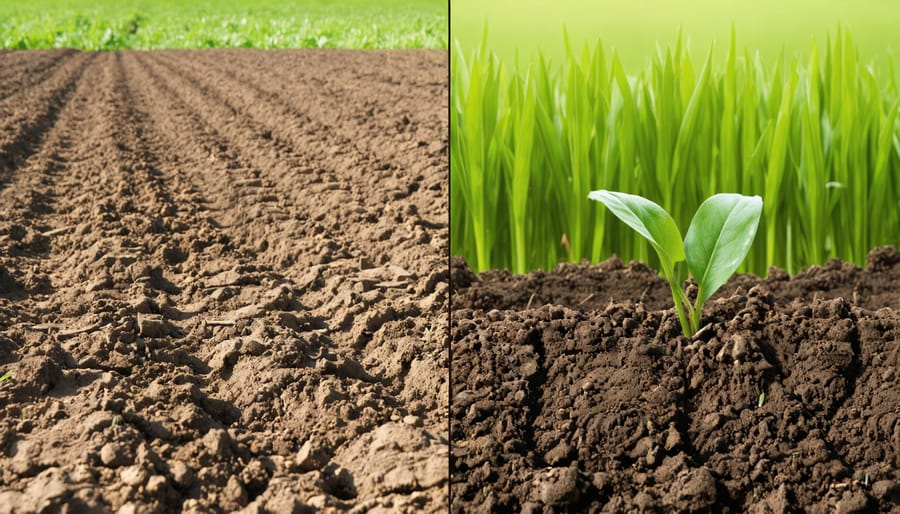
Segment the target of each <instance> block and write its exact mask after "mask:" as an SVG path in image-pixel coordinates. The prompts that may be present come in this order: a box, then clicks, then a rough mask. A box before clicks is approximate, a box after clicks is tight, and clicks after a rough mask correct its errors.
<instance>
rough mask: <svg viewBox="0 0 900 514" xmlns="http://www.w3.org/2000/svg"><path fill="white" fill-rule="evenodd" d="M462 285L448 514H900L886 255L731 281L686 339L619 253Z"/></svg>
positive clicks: (895, 276) (895, 349) (656, 287)
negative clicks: (860, 263)
mask: <svg viewBox="0 0 900 514" xmlns="http://www.w3.org/2000/svg"><path fill="white" fill-rule="evenodd" d="M451 288H452V290H453V295H452V299H451V303H452V304H451V308H452V310H453V315H452V320H451V337H452V367H451V391H452V394H451V413H450V416H451V439H452V444H451V446H452V451H451V477H452V478H451V505H452V508H451V510H452V512H454V513H459V512H520V511H521V512H671V511H680V512H754V513H778V512H814V513H819V512H821V513H825V512H841V513H849V512H897V511H900V370H898V365H900V312H898V309H900V254H898V253H896V252H895V251H894V250H893V249H891V248H879V249H876V250H873V251H872V253H871V254H870V255H869V263H868V265H867V266H866V267H865V268H864V269H860V268H858V267H856V266H853V265H849V264H844V263H841V262H839V261H836V260H835V261H831V262H829V263H827V264H826V265H825V266H823V267H813V268H810V269H808V270H805V271H803V272H801V273H799V274H797V275H796V276H795V277H793V278H790V277H788V275H787V274H786V273H784V272H783V271H780V270H777V269H772V270H770V272H769V275H768V277H767V278H765V279H759V278H756V277H753V276H737V277H735V278H734V279H733V280H732V281H731V282H729V283H728V284H726V285H725V286H724V287H723V289H722V290H721V291H720V292H719V293H718V294H717V295H716V296H715V297H713V298H712V299H710V300H709V301H708V302H707V305H706V307H705V308H704V320H705V323H706V326H705V328H703V329H701V331H700V332H699V333H698V334H697V335H696V336H695V337H694V338H693V339H692V340H687V339H685V338H684V337H683V336H682V335H680V329H679V325H678V321H677V317H676V314H675V309H674V307H672V306H671V299H670V298H669V297H668V294H669V293H668V291H667V289H666V284H665V282H664V281H662V280H660V279H659V278H658V276H657V275H656V273H655V272H653V271H651V270H649V269H647V268H646V267H645V266H642V265H639V264H630V265H628V266H624V265H623V264H622V263H621V262H620V261H618V260H617V259H610V260H608V261H606V262H604V263H601V264H599V265H596V266H589V265H561V266H560V267H558V268H557V269H555V270H553V271H552V272H546V273H544V272H536V273H532V274H530V275H527V276H511V275H510V274H508V273H505V272H497V271H493V272H487V273H483V274H481V275H480V276H478V277H476V276H474V275H473V274H472V273H471V271H469V269H468V268H467V266H466V265H465V263H463V262H462V261H459V260H454V262H453V264H452V267H451ZM760 393H765V397H764V398H763V399H761V398H760Z"/></svg>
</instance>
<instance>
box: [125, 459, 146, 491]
mask: <svg viewBox="0 0 900 514" xmlns="http://www.w3.org/2000/svg"><path fill="white" fill-rule="evenodd" d="M149 475H150V474H149V473H147V470H146V469H144V467H143V466H140V465H138V464H135V465H132V466H128V467H127V468H125V469H123V470H122V472H121V473H120V474H119V476H120V477H121V478H122V482H124V483H125V484H127V485H134V486H138V485H141V484H143V483H144V481H146V480H147V477H148V476H149Z"/></svg>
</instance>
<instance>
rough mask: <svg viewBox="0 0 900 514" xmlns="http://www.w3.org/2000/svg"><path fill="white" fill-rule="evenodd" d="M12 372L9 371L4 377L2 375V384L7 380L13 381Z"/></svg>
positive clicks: (0, 376)
mask: <svg viewBox="0 0 900 514" xmlns="http://www.w3.org/2000/svg"><path fill="white" fill-rule="evenodd" d="M12 377H13V376H12V372H11V371H7V372H6V373H4V374H3V375H0V382H6V381H7V380H12Z"/></svg>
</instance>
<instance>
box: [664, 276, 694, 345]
mask: <svg viewBox="0 0 900 514" xmlns="http://www.w3.org/2000/svg"><path fill="white" fill-rule="evenodd" d="M669 288H670V289H672V299H673V300H675V310H676V311H677V312H678V321H680V322H681V331H682V332H684V336H685V337H687V338H688V339H690V338H691V336H693V335H694V332H695V330H692V327H691V324H690V319H691V318H693V312H692V311H693V309H691V304H690V303H689V302H687V301H686V300H687V298H685V295H684V291H683V290H682V289H681V286H679V285H678V284H677V283H676V281H675V279H674V278H672V277H669ZM685 306H687V308H688V309H689V311H691V312H689V313H688V315H685V312H684V308H685Z"/></svg>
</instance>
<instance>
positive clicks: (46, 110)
mask: <svg viewBox="0 0 900 514" xmlns="http://www.w3.org/2000/svg"><path fill="white" fill-rule="evenodd" d="M447 66H448V63H447V55H446V52H440V51H408V52H407V51H338V50H329V51H310V50H301V51H265V52H261V51H249V50H209V51H159V52H117V53H100V54H97V53H80V52H74V51H47V52H41V51H27V52H0V375H3V374H4V373H7V372H8V373H10V374H11V377H12V378H11V379H0V512H3V513H10V512H16V513H23V512H48V513H49V512H120V513H134V512H140V513H149V512H233V511H240V512H246V513H257V512H274V513H299V512H312V511H324V512H328V511H351V512H379V511H380V512H422V511H424V512H443V511H445V510H446V505H447V480H448V460H449V459H448V433H447V408H446V405H447V403H448V393H449V383H448V380H447V368H448V351H449V346H448V340H447V334H448V333H449V331H448V327H447V324H448V317H447V314H446V313H447V307H448V292H449V283H448V281H449V273H448V268H447V264H446V263H447V261H446V257H445V256H446V252H447V247H448V246H447V243H448V229H447V169H448V150H447V148H448V130H447V125H448V121H447V107H446V106H447V104H448V101H449V99H448V83H447V77H448V73H447Z"/></svg>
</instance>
